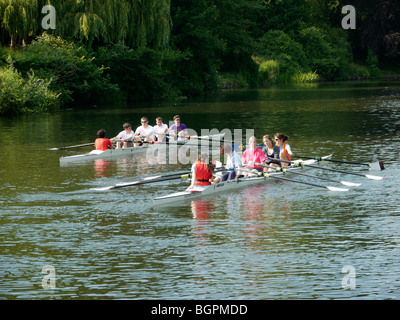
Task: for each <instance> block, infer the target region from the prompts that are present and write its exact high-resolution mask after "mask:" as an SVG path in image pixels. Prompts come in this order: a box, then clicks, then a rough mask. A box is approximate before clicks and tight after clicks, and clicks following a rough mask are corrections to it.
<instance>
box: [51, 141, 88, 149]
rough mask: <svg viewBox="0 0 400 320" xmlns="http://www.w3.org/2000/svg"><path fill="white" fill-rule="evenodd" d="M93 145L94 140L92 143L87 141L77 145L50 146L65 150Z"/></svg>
mask: <svg viewBox="0 0 400 320" xmlns="http://www.w3.org/2000/svg"><path fill="white" fill-rule="evenodd" d="M93 145H94V142H91V143H85V144H78V145H76V146H68V147H60V148H50V149H49V150H64V149H72V148H80V147H87V146H93Z"/></svg>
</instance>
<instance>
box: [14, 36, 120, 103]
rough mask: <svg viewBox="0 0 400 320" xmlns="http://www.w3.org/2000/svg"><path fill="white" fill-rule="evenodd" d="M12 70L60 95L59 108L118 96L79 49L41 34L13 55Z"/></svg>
mask: <svg viewBox="0 0 400 320" xmlns="http://www.w3.org/2000/svg"><path fill="white" fill-rule="evenodd" d="M13 59H14V61H15V67H16V68H17V69H18V70H19V71H20V72H21V73H22V74H23V75H27V74H28V72H29V71H30V70H33V71H34V72H35V74H36V75H37V76H38V77H40V78H43V79H52V82H51V87H52V88H53V89H54V90H56V91H57V92H60V93H61V96H60V99H61V102H62V103H63V104H66V103H72V102H74V101H77V102H79V103H89V104H95V103H98V102H100V101H105V100H107V98H109V99H110V98H114V97H115V96H116V94H117V93H118V92H119V89H118V87H117V86H116V85H114V84H112V83H111V82H110V80H109V79H108V77H106V76H105V75H104V68H103V67H99V66H98V65H96V64H95V63H94V62H93V60H94V57H90V53H89V52H88V51H87V50H85V49H84V48H83V47H80V46H77V45H75V44H74V43H72V42H68V41H65V40H63V39H61V38H60V37H55V36H52V35H49V34H46V33H44V34H43V35H42V36H40V37H38V38H37V39H36V40H35V41H34V42H33V43H32V44H30V45H29V46H27V47H26V48H24V49H22V50H21V51H18V52H15V53H14V54H13Z"/></svg>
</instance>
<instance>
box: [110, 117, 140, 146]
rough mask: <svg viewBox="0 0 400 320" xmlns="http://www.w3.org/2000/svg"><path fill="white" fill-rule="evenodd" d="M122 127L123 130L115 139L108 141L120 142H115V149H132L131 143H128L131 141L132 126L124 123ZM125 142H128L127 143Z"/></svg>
mask: <svg viewBox="0 0 400 320" xmlns="http://www.w3.org/2000/svg"><path fill="white" fill-rule="evenodd" d="M122 127H123V128H124V130H123V131H121V132H120V133H118V135H117V136H116V137H114V138H111V139H110V140H111V141H114V140H120V141H118V142H117V149H119V148H128V147H132V141H129V140H133V135H134V132H133V130H132V126H131V124H130V123H124V124H123V125H122ZM126 140H128V142H127V141H126Z"/></svg>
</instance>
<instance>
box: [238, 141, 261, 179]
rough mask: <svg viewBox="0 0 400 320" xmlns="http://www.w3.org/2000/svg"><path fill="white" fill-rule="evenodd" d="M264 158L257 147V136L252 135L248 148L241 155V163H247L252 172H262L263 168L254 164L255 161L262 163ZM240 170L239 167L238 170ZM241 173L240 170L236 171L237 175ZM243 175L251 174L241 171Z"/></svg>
mask: <svg viewBox="0 0 400 320" xmlns="http://www.w3.org/2000/svg"><path fill="white" fill-rule="evenodd" d="M265 160H266V157H265V154H264V152H262V151H261V150H260V149H258V148H257V138H256V137H254V136H252V137H250V139H249V149H246V150H245V151H244V152H243V155H242V163H243V165H245V164H247V165H250V166H251V167H252V171H253V172H254V173H258V172H262V171H263V168H261V167H259V166H257V165H255V163H263V162H264V161H265ZM238 171H240V169H239V170H238ZM240 174H242V172H238V173H237V177H238V176H239V175H240ZM243 175H244V176H248V175H251V173H247V172H245V171H243Z"/></svg>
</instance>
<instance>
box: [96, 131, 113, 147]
mask: <svg viewBox="0 0 400 320" xmlns="http://www.w3.org/2000/svg"><path fill="white" fill-rule="evenodd" d="M94 147H95V148H96V150H101V151H106V150H108V149H114V147H113V145H112V142H111V140H110V139H107V138H106V131H105V130H104V129H100V130H99V131H97V139H96V140H95V142H94Z"/></svg>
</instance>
